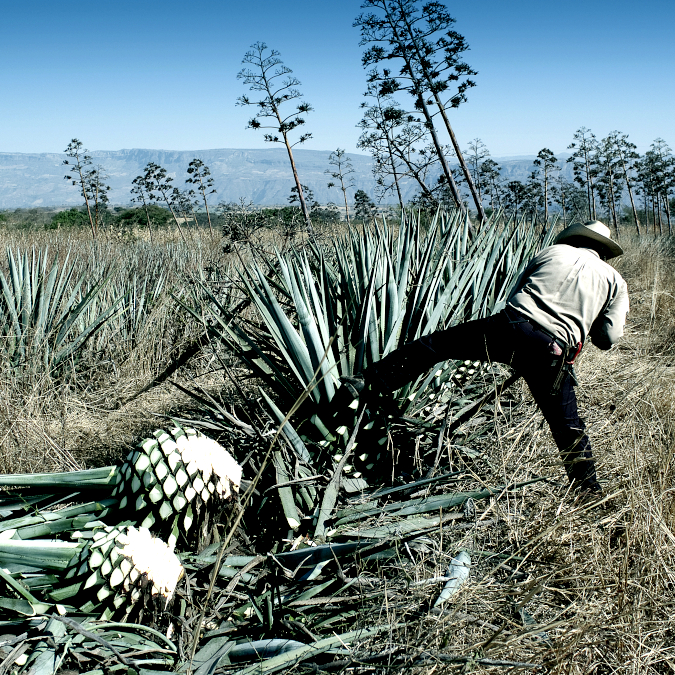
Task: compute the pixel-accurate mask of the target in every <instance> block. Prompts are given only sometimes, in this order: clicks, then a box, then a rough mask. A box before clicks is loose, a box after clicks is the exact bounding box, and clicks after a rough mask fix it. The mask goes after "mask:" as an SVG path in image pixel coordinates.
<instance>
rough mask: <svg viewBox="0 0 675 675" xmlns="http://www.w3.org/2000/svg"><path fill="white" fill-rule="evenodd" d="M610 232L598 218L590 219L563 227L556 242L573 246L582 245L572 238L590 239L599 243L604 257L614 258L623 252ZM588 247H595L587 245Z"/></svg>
mask: <svg viewBox="0 0 675 675" xmlns="http://www.w3.org/2000/svg"><path fill="white" fill-rule="evenodd" d="M611 234H612V233H611V232H610V230H609V228H608V227H607V225H605V224H604V223H601V222H600V221H599V220H591V221H589V222H587V223H585V224H584V225H570V226H569V227H567V228H565V229H564V230H563V231H562V232H561V233H560V234H559V235H558V236H557V238H556V240H555V243H556V244H565V243H569V244H571V245H573V246H582V245H583V244H581V242H578V241H575V242H574V243H572V241H570V240H572V239H574V240H576V239H577V238H579V239H581V238H583V239H590V240H591V241H593V242H595V243H596V245H597V244H601V245H602V248H603V249H604V252H605V258H607V259H609V258H616V256H618V255H621V254H622V253H623V249H622V248H621V246H619V245H618V244H617V243H616V242H615V241H614V240H613V239H612V237H611ZM589 248H595V247H594V246H589Z"/></svg>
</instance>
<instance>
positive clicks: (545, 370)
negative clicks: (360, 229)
mask: <svg viewBox="0 0 675 675" xmlns="http://www.w3.org/2000/svg"><path fill="white" fill-rule="evenodd" d="M552 343H553V339H552V338H551V337H550V336H549V335H547V334H546V333H543V332H542V331H541V330H539V329H538V327H537V326H533V325H532V324H531V323H529V322H528V320H527V319H526V318H525V317H523V316H522V315H520V314H519V313H518V312H516V311H514V310H512V309H506V310H503V311H502V312H499V313H498V314H495V315H494V316H490V317H488V318H486V319H478V320H477V321H467V322H466V323H462V324H458V325H456V326H452V327H451V328H448V329H447V330H442V331H437V332H435V333H432V334H431V335H427V336H425V337H423V338H420V339H419V340H416V341H415V342H411V343H409V344H407V345H405V346H404V347H402V348H401V349H398V350H397V351H395V352H392V353H391V354H389V355H387V356H386V357H385V358H383V359H382V360H381V361H378V362H377V363H375V364H373V365H372V366H369V367H368V369H367V371H366V373H365V376H366V380H367V382H368V383H369V384H370V385H371V387H372V388H373V389H375V390H379V391H381V392H391V391H395V390H396V389H399V388H400V387H402V386H404V385H405V384H407V383H408V382H410V381H412V380H414V379H416V378H417V377H418V376H419V375H421V374H422V373H423V372H425V371H426V370H428V369H429V368H431V367H432V366H434V365H436V364H437V363H440V362H442V361H446V360H448V359H462V360H465V359H470V360H472V361H497V362H499V363H504V364H507V365H510V366H511V367H512V368H513V369H514V370H515V371H516V372H517V373H519V374H520V375H522V377H523V378H524V379H525V381H526V382H527V385H528V386H529V388H530V391H531V392H532V396H533V397H534V400H535V401H536V403H537V405H538V406H539V408H540V409H541V412H542V413H543V415H544V418H545V419H546V421H547V422H548V425H549V427H550V428H551V433H552V435H553V438H554V440H555V442H556V445H557V446H558V449H559V451H560V456H561V458H562V460H563V463H564V465H565V470H566V471H567V476H568V477H569V480H570V483H572V486H573V488H574V489H576V490H586V489H591V490H600V485H599V484H598V482H597V478H596V475H595V464H594V462H593V456H592V454H591V444H590V441H589V440H588V436H586V434H585V433H584V429H585V426H584V423H583V422H582V420H581V419H579V412H578V410H577V397H576V395H575V393H574V386H573V382H572V378H571V376H570V375H569V374H568V375H566V376H565V378H564V380H563V382H562V385H561V387H560V390H559V392H558V393H555V394H553V393H551V389H552V385H553V380H554V378H555V375H556V372H557V371H556V368H555V367H554V364H555V362H556V357H555V355H554V353H553V349H554V347H553V345H552Z"/></svg>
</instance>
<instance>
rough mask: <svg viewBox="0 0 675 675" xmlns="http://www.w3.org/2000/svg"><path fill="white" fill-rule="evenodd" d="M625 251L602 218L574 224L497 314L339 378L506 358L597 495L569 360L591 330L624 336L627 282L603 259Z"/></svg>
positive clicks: (400, 375) (570, 465) (607, 340)
mask: <svg viewBox="0 0 675 675" xmlns="http://www.w3.org/2000/svg"><path fill="white" fill-rule="evenodd" d="M622 253H623V250H622V248H621V247H620V246H619V245H618V244H617V243H616V242H615V241H613V240H612V238H611V232H610V230H609V228H608V227H607V226H606V225H604V224H603V223H601V222H599V221H597V220H596V221H592V222H588V223H586V224H585V225H571V226H570V227H568V228H566V229H565V230H563V231H562V232H561V233H560V234H559V235H558V237H557V239H556V240H555V244H554V245H553V246H549V247H548V248H545V249H543V250H542V251H540V252H539V253H538V254H537V255H536V256H535V257H534V258H533V259H532V260H531V261H530V263H529V265H528V266H527V268H526V269H525V271H524V272H523V274H522V275H521V277H520V279H519V280H518V282H517V284H516V286H515V287H514V289H513V291H512V293H511V295H510V296H509V298H508V300H507V303H506V307H505V309H503V310H502V311H501V312H498V313H497V314H494V315H493V316H490V317H488V318H485V319H478V320H476V321H468V322H466V323H461V324H458V325H456V326H452V327H450V328H448V329H446V330H439V331H436V332H435V333H431V334H430V335H425V336H424V337H422V338H420V339H419V340H415V341H414V342H411V343H409V344H407V345H405V346H403V347H402V348H400V349H398V350H396V351H394V352H392V353H390V354H388V355H387V356H386V357H384V358H383V359H382V360H381V361H378V362H377V363H375V364H373V365H371V366H369V367H368V368H367V369H366V370H365V371H364V372H363V373H361V374H359V375H357V376H356V377H354V378H343V384H344V385H345V386H346V388H347V390H348V391H349V392H350V393H351V394H352V395H358V394H359V393H365V394H366V396H367V397H368V396H370V395H373V394H375V395H376V394H378V393H383V394H386V393H389V392H393V391H395V390H397V389H399V388H401V387H403V386H404V385H405V384H407V383H408V382H410V381H412V380H414V379H416V378H417V377H418V376H419V375H421V374H422V373H423V372H425V371H427V370H428V369H429V368H431V367H432V366H434V365H436V364H438V363H439V362H442V361H445V360H447V359H471V360H480V361H498V362H499V363H504V364H508V365H510V366H511V367H512V368H514V370H515V371H516V373H519V374H520V375H522V377H523V378H524V379H525V381H526V382H527V384H528V386H529V388H530V391H531V392H532V396H533V397H534V400H535V401H536V403H537V405H538V406H539V408H540V409H541V411H542V413H543V415H544V417H545V418H546V421H547V422H548V424H549V426H550V428H551V433H552V434H553V438H554V439H555V442H556V444H557V446H558V449H559V451H560V455H561V458H562V460H563V463H564V466H565V470H566V472H567V475H568V477H569V480H570V483H571V486H572V489H573V490H574V491H575V492H577V493H580V494H583V495H585V496H599V495H600V493H601V487H600V484H599V483H598V480H597V477H596V473H595V464H594V462H593V458H592V454H591V444H590V442H589V440H588V436H586V434H585V432H584V423H583V422H582V420H581V419H580V418H579V413H578V411H577V399H576V395H575V393H574V385H575V384H576V379H575V376H574V371H573V368H572V365H573V363H574V360H575V358H576V357H577V356H578V355H579V352H580V351H581V349H582V346H583V345H584V344H585V342H586V340H587V339H588V338H590V339H591V341H592V342H593V344H594V345H596V346H597V347H599V348H600V349H605V350H606V349H610V348H611V347H612V345H613V344H614V343H615V342H616V341H617V340H618V339H619V338H620V337H621V336H622V335H623V328H624V323H625V319H626V313H627V312H628V291H627V288H626V282H625V281H624V280H623V278H622V277H621V275H620V274H619V273H618V272H617V271H616V270H615V269H614V268H613V267H611V266H610V265H608V264H607V262H605V261H606V260H608V259H610V258H614V257H616V256H619V255H621V254H622Z"/></svg>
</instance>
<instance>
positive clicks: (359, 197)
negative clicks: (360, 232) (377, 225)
mask: <svg viewBox="0 0 675 675" xmlns="http://www.w3.org/2000/svg"><path fill="white" fill-rule="evenodd" d="M354 210H355V211H356V217H357V218H360V219H361V220H362V221H363V222H364V223H365V222H367V221H369V220H370V219H371V218H374V217H375V214H376V213H377V209H376V207H375V204H374V202H373V200H372V199H371V198H370V197H369V196H368V193H366V192H365V191H364V190H357V191H356V193H355V194H354Z"/></svg>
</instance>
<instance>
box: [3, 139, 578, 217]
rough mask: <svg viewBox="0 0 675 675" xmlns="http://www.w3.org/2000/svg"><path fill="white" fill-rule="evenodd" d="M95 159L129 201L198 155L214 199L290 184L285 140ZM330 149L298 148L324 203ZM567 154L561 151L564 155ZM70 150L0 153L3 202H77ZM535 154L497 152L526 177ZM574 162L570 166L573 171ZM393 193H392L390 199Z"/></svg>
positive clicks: (100, 154) (369, 187)
mask: <svg viewBox="0 0 675 675" xmlns="http://www.w3.org/2000/svg"><path fill="white" fill-rule="evenodd" d="M90 154H91V155H92V158H93V161H94V163H95V164H100V165H101V166H102V167H104V169H105V171H106V173H107V174H108V176H109V181H108V182H109V184H110V185H111V188H112V189H111V192H110V201H111V202H112V203H113V204H122V205H125V204H129V202H130V200H131V195H130V193H129V190H130V188H131V181H132V180H133V179H134V178H135V177H136V176H138V175H139V174H141V173H142V172H143V167H145V165H146V164H147V163H148V162H155V163H157V164H159V165H161V166H163V167H164V168H165V169H166V170H167V172H168V173H169V175H171V176H172V177H173V178H174V184H175V185H177V186H178V187H183V183H184V180H185V178H186V176H187V173H186V170H187V166H188V164H189V163H190V161H191V160H192V159H194V158H195V157H199V158H200V159H201V160H202V161H204V162H205V163H206V164H207V165H208V166H209V168H210V169H211V174H212V176H213V178H214V181H215V187H216V190H217V195H214V196H213V197H214V200H213V201H214V203H218V202H231V201H238V200H239V199H240V198H241V197H243V198H245V199H247V200H248V199H251V200H252V201H253V202H254V203H255V204H259V205H274V204H285V203H286V202H287V199H288V195H289V194H290V190H291V187H292V186H293V177H292V174H291V170H290V166H289V164H288V156H287V155H286V151H285V150H284V149H283V148H269V149H257V150H237V149H222V150H197V151H174V150H140V149H133V150H115V151H105V150H103V151H92V152H91V153H90ZM329 155H330V151H328V150H300V149H298V150H296V151H295V158H296V163H297V167H298V173H299V174H300V179H301V181H302V183H303V184H304V185H307V186H309V187H310V188H311V189H312V190H313V191H314V196H315V198H316V199H317V200H318V201H319V202H321V203H322V204H325V203H327V202H329V201H334V202H336V203H339V202H340V200H341V198H342V193H341V192H340V191H339V190H338V189H336V188H332V189H330V190H329V189H328V187H327V185H328V182H329V181H330V180H331V179H330V177H329V176H328V175H326V174H325V173H324V171H325V170H326V169H327V168H329V164H328V156H329ZM562 157H564V156H562V155H561V158H562ZM349 158H350V159H351V160H352V164H353V166H354V170H355V173H354V174H353V177H354V182H355V185H356V187H357V188H360V189H362V190H365V191H366V192H368V193H369V194H370V195H371V196H372V195H373V191H374V188H375V180H374V179H373V175H372V171H371V167H372V159H371V158H370V156H369V155H361V154H350V155H349ZM64 159H65V155H63V154H58V153H34V154H33V153H31V154H29V153H10V152H4V153H0V209H12V208H27V207H36V206H77V205H79V204H81V203H82V197H81V196H80V194H79V192H78V190H77V188H76V187H73V186H72V185H71V184H70V183H69V182H68V181H66V180H64V178H63V176H64V175H65V174H66V168H67V167H65V166H63V160H64ZM532 159H534V157H517V158H503V160H500V159H499V158H496V160H497V161H498V162H499V163H500V164H501V165H502V167H503V175H504V177H505V178H507V179H508V180H525V179H526V178H527V176H528V174H529V172H530V171H531V170H532ZM569 169H570V167H569V166H567V167H566V170H565V173H566V174H567V173H568V170H569ZM401 189H402V193H403V197H404V199H406V200H409V199H411V198H412V197H413V196H414V195H415V193H416V192H417V187H416V184H415V183H414V182H413V181H411V180H405V181H402V184H401ZM393 201H394V200H393V199H392V202H393Z"/></svg>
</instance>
